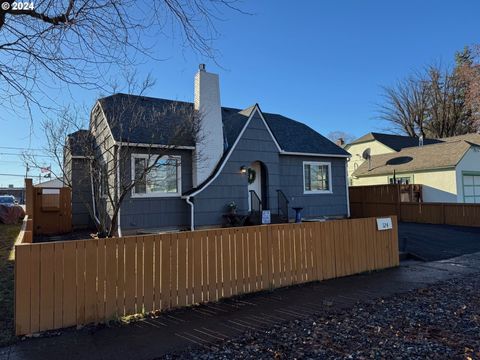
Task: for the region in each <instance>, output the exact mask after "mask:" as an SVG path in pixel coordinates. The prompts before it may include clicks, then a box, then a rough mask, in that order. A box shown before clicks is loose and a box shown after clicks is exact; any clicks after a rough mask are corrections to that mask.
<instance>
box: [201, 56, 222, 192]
mask: <svg viewBox="0 0 480 360" xmlns="http://www.w3.org/2000/svg"><path fill="white" fill-rule="evenodd" d="M194 107H195V110H197V111H198V112H199V117H200V131H199V134H198V137H199V139H198V141H197V143H196V144H195V148H196V149H195V156H194V164H193V165H194V171H193V186H198V185H199V184H201V183H202V182H203V181H205V180H206V179H207V178H208V177H209V176H210V174H211V173H212V172H213V170H214V169H215V167H216V166H217V163H218V161H219V160H220V158H221V157H222V155H223V144H224V142H223V123H222V109H221V105H220V84H219V79H218V75H217V74H212V73H209V72H207V71H205V64H200V66H199V70H198V71H197V73H196V75H195V102H194Z"/></svg>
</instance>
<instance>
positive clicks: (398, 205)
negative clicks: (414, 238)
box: [395, 184, 402, 219]
mask: <svg viewBox="0 0 480 360" xmlns="http://www.w3.org/2000/svg"><path fill="white" fill-rule="evenodd" d="M395 186H396V187H397V191H396V193H397V203H396V206H395V207H396V212H397V217H398V218H399V219H401V207H400V202H401V200H402V199H401V194H400V184H396V185H395Z"/></svg>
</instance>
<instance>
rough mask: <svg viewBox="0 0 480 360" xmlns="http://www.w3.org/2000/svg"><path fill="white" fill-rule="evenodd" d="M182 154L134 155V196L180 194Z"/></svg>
mask: <svg viewBox="0 0 480 360" xmlns="http://www.w3.org/2000/svg"><path fill="white" fill-rule="evenodd" d="M180 166H181V164H180V156H162V157H157V156H152V155H150V156H149V155H140V154H134V155H132V180H135V186H134V187H133V190H132V193H133V194H132V195H133V196H178V195H180V193H181V188H182V184H181V167H180Z"/></svg>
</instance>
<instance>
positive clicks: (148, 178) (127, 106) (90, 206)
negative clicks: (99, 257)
mask: <svg viewBox="0 0 480 360" xmlns="http://www.w3.org/2000/svg"><path fill="white" fill-rule="evenodd" d="M150 85H151V83H149V82H147V83H144V84H142V87H141V91H140V92H138V95H135V96H133V95H122V94H120V95H115V97H114V98H115V102H114V104H113V106H111V107H110V108H108V109H103V111H105V113H106V116H107V117H108V121H109V127H110V128H111V130H112V132H113V133H115V134H116V135H115V137H116V138H117V139H116V140H117V141H114V139H112V136H111V134H110V132H109V131H106V128H105V127H106V123H105V119H104V118H102V117H101V113H103V111H99V108H98V106H95V107H94V109H93V110H92V114H91V121H90V124H89V130H88V131H86V130H83V131H82V128H84V127H83V125H84V124H82V123H81V121H79V117H78V115H77V114H78V112H77V111H75V109H65V111H64V112H63V113H62V115H61V116H60V117H59V118H57V119H51V120H47V121H45V122H44V123H43V130H44V133H45V137H46V139H47V146H46V147H45V149H44V151H45V153H47V154H49V155H50V156H51V157H52V158H53V159H54V160H55V163H56V166H55V168H54V169H59V171H55V170H53V175H54V176H56V177H63V179H64V183H65V185H66V186H68V187H72V188H73V187H77V189H78V187H79V186H80V187H81V186H82V185H83V187H87V188H88V187H90V188H91V189H92V191H87V192H84V193H82V192H81V191H76V194H77V196H79V197H80V200H81V202H82V204H83V205H84V206H85V208H86V209H87V210H88V212H89V214H90V216H91V218H92V219H94V220H95V224H96V226H97V230H98V232H99V234H101V236H107V237H111V236H113V235H114V234H115V233H116V231H117V225H118V216H119V211H120V208H121V205H122V203H123V202H124V200H125V198H126V197H127V195H128V194H129V193H130V192H131V191H132V189H134V188H135V189H136V190H137V189H142V188H143V189H145V188H147V187H149V186H155V184H154V182H155V180H156V179H155V177H156V176H157V177H158V176H159V175H158V172H159V171H170V170H172V171H173V169H175V168H176V166H179V164H177V163H176V161H177V160H176V159H175V158H174V157H171V155H172V154H174V153H175V151H178V150H181V149H184V147H185V146H186V145H187V146H188V145H191V146H192V147H193V146H194V144H195V143H196V142H198V141H201V139H200V137H201V136H202V135H200V133H201V132H200V122H201V116H200V114H199V112H197V111H196V110H194V107H193V104H191V103H181V102H171V103H169V104H166V105H165V106H156V105H155V104H150V103H149V102H151V101H152V99H151V98H146V97H144V96H142V95H143V94H144V92H145V90H146V89H147V88H148V87H149V86H150ZM130 90H131V91H132V90H133V89H132V88H131V89H130ZM99 101H100V102H101V101H102V99H100V100H99ZM72 134H73V135H72ZM146 134H147V135H146ZM139 136H141V138H142V141H141V144H139V141H138V138H139ZM146 136H147V137H148V139H149V140H148V141H146V140H145V138H146ZM65 139H67V141H65ZM119 139H120V141H118V140H119ZM159 145H161V146H159ZM72 148H75V149H81V150H82V156H84V159H85V161H86V162H85V164H87V170H88V171H85V172H77V173H76V174H75V177H72V174H71V173H70V171H71V166H70V165H71V161H73V159H72V156H70V155H71V151H72ZM133 153H142V154H143V155H144V158H143V161H141V162H139V163H138V164H137V163H135V164H134V165H133V166H135V169H134V173H135V177H134V178H132V177H131V176H130V174H131V172H130V171H129V172H127V169H130V168H131V166H132V163H131V158H132V157H131V155H132V154H133ZM195 156H196V158H197V162H198V161H202V160H203V154H199V153H196V154H195ZM24 157H25V161H27V162H29V163H31V164H33V165H34V166H41V161H38V159H37V158H36V157H35V156H34V155H32V156H31V155H29V154H25V155H24ZM163 169H167V170H163ZM168 169H170V170H168ZM166 186H167V187H169V186H172V187H173V186H176V184H173V183H171V184H167V185H166ZM169 190H172V189H167V191H169ZM175 190H176V191H181V189H175ZM92 195H93V199H92Z"/></svg>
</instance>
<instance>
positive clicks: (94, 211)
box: [89, 160, 100, 225]
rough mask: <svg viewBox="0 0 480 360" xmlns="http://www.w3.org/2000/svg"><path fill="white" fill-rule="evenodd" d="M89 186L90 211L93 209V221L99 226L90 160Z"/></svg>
mask: <svg viewBox="0 0 480 360" xmlns="http://www.w3.org/2000/svg"><path fill="white" fill-rule="evenodd" d="M89 165H90V184H91V185H92V209H93V219H94V220H95V221H96V222H97V224H99V225H100V220H99V219H98V217H97V205H96V201H95V192H94V191H95V187H94V186H93V174H92V160H90V163H89Z"/></svg>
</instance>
